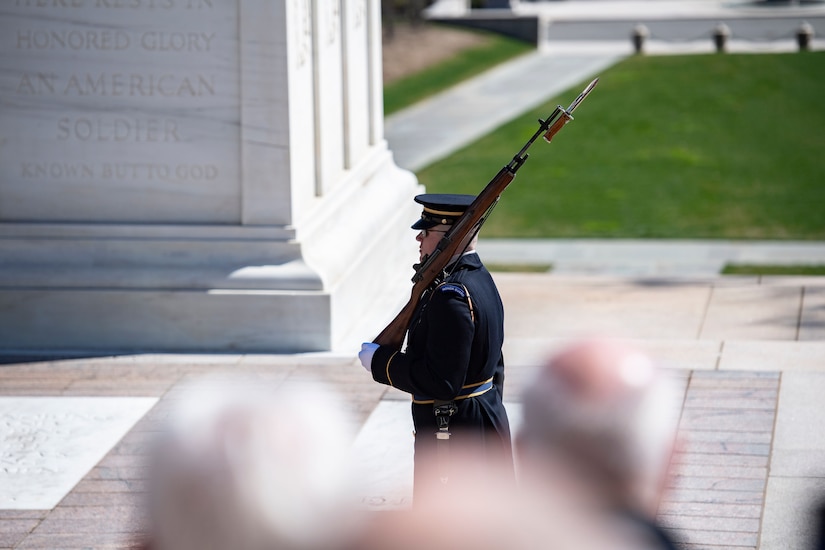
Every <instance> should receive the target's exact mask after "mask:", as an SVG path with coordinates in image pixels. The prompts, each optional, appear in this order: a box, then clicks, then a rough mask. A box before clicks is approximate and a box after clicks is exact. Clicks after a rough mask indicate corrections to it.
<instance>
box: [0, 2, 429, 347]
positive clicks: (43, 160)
mask: <svg viewBox="0 0 825 550" xmlns="http://www.w3.org/2000/svg"><path fill="white" fill-rule="evenodd" d="M380 32H381V30H380V1H379V0H346V1H345V0H283V1H278V2H272V1H270V0H232V1H230V0H12V1H9V2H4V3H2V4H0V348H3V349H12V348H14V349H33V348H37V349H62V350H65V349H94V350H101V349H105V350H113V351H115V350H129V351H136V350H169V351H174V350H181V351H189V350H199V351H206V350H225V349H231V350H249V351H300V350H322V349H332V348H336V347H340V346H345V347H348V346H350V345H351V344H350V340H349V339H350V338H352V342H353V345H354V343H355V341H356V340H360V339H362V338H369V337H370V335H371V331H374V330H380V328H382V323H383V322H384V321H385V320H388V319H389V318H391V317H392V315H393V314H394V313H395V312H396V311H395V306H396V305H400V304H398V302H399V301H403V299H404V298H405V294H406V291H407V289H408V288H409V275H410V271H409V267H410V265H411V263H412V262H413V261H414V260H415V242H414V241H413V239H412V236H411V235H410V234H409V230H408V229H407V228H408V227H409V223H410V221H411V220H413V219H415V218H416V217H417V209H416V207H415V205H414V203H413V202H412V200H411V198H412V196H413V195H414V194H415V193H416V192H419V186H418V184H417V182H416V180H415V177H414V176H413V175H412V174H410V173H409V172H406V171H403V170H401V169H399V168H398V167H396V166H395V164H394V162H393V161H392V154H391V152H390V151H388V150H387V144H386V141H385V140H384V137H383V112H382V97H381V86H382V84H381V35H380ZM365 296H369V297H370V298H369V299H365ZM253 314H254V315H253ZM296 320H298V322H296Z"/></svg>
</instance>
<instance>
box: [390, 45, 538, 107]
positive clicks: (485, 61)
mask: <svg viewBox="0 0 825 550" xmlns="http://www.w3.org/2000/svg"><path fill="white" fill-rule="evenodd" d="M467 32H476V33H479V34H483V35H484V36H486V37H487V41H486V43H485V44H484V45H482V46H479V47H477V48H470V49H468V50H464V51H463V52H460V53H459V54H457V55H456V56H454V57H452V58H450V59H447V60H445V61H443V62H441V63H439V64H437V65H434V66H432V67H429V68H427V69H425V70H423V71H420V72H417V73H415V74H413V75H410V76H408V77H405V78H401V79H399V80H396V81H395V82H392V83H391V84H388V85H386V86H384V114H385V115H389V114H392V113H394V112H396V111H398V110H400V109H403V108H404V107H408V106H410V105H412V104H413V103H415V102H417V101H421V100H422V99H424V98H426V97H428V96H431V95H433V94H435V93H437V92H440V91H442V90H444V89H446V88H449V87H450V86H453V85H455V84H458V83H459V82H461V81H462V80H466V79H468V78H470V77H471V76H475V75H477V74H479V73H481V72H483V71H486V70H487V69H490V68H492V67H493V66H495V65H497V64H499V63H502V62H504V61H507V60H508V59H512V58H513V57H516V56H518V55H521V54H523V53H526V52H528V51H532V50H534V49H535V47H534V46H532V45H531V44H528V43H526V42H522V41H520V40H515V39H513V38H508V37H506V36H501V35H499V34H494V33H489V32H483V31H469V30H468V31H467Z"/></svg>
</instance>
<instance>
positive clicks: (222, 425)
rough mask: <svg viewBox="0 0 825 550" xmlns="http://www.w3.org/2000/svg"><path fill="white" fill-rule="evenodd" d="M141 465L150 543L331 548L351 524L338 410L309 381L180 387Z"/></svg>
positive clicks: (165, 547) (156, 549)
mask: <svg viewBox="0 0 825 550" xmlns="http://www.w3.org/2000/svg"><path fill="white" fill-rule="evenodd" d="M177 405H178V406H177V407H176V408H175V410H174V411H173V412H172V415H171V418H170V422H169V425H168V426H167V429H166V431H165V433H164V436H163V437H162V438H161V440H160V441H158V444H157V447H156V449H155V453H154V455H153V461H152V463H151V465H150V466H151V469H150V487H149V490H150V495H149V499H150V500H149V513H150V519H151V521H152V527H153V531H152V541H151V545H152V548H153V550H190V549H191V550H196V549H203V548H220V549H230V548H231V549H233V550H235V549H240V550H258V549H261V550H263V549H265V548H267V549H271V548H279V549H302V550H303V549H316V548H335V547H337V546H336V544H339V543H340V541H343V540H346V537H347V536H348V534H349V532H350V529H351V528H352V526H353V525H354V522H353V519H354V518H353V516H352V513H353V507H352V506H351V504H352V503H351V502H350V497H351V494H352V493H351V492H350V487H349V486H348V482H349V480H350V478H351V476H350V475H349V464H348V453H349V448H350V444H351V437H350V429H351V428H352V425H351V424H350V423H348V422H347V420H346V419H347V413H346V410H345V409H344V408H343V407H342V406H341V403H339V401H338V400H337V396H336V395H334V394H332V393H331V392H330V391H329V390H327V389H326V388H324V387H322V386H320V385H316V384H310V383H304V384H301V385H296V386H282V387H281V388H279V389H277V390H267V389H266V388H264V387H261V386H257V387H254V388H253V387H246V386H243V387H242V386H239V385H237V384H233V382H232V381H231V379H225V380H209V381H206V382H204V383H201V384H199V385H197V386H196V387H191V388H188V389H187V390H185V391H184V392H183V395H182V397H181V399H180V401H179V403H177Z"/></svg>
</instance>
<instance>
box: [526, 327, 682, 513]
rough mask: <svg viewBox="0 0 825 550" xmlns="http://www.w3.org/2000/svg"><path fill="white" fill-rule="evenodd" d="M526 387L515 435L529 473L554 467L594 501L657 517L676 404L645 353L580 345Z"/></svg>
mask: <svg viewBox="0 0 825 550" xmlns="http://www.w3.org/2000/svg"><path fill="white" fill-rule="evenodd" d="M527 388H528V389H527V390H526V392H525V393H524V396H523V414H524V418H523V425H522V429H521V430H520V432H519V434H518V436H517V445H518V452H519V455H520V458H521V459H522V460H523V462H524V469H525V470H526V475H528V476H529V475H536V474H538V475H539V477H540V476H541V473H542V472H545V473H546V472H548V471H549V470H550V469H551V468H556V469H557V473H558V471H562V472H564V474H565V475H572V476H573V477H574V478H575V479H576V481H577V482H579V484H580V486H581V487H582V491H583V492H584V493H585V495H588V493H589V496H590V497H591V498H594V499H595V500H596V501H598V502H603V503H608V504H609V506H612V507H626V508H631V509H635V510H639V511H643V512H645V513H648V514H653V513H655V510H656V507H657V506H658V502H659V499H660V497H661V493H662V491H663V489H664V484H665V481H666V478H667V472H668V468H669V463H670V458H671V455H672V450H673V445H674V439H675V435H676V427H677V425H676V418H677V413H678V402H677V401H676V399H675V397H676V396H675V393H674V391H673V388H672V387H671V385H670V383H669V380H668V379H667V378H666V377H664V376H663V375H662V373H660V372H659V371H658V370H657V369H656V368H655V366H654V364H653V362H652V361H651V359H650V358H649V357H648V356H647V355H645V354H644V353H642V352H641V351H640V350H638V349H636V348H635V347H633V346H631V345H629V344H627V343H624V342H621V341H618V340H613V339H605V338H595V339H590V340H586V341H581V342H578V343H575V344H573V345H570V346H569V347H567V348H565V349H563V350H562V351H561V352H560V353H558V354H557V355H556V356H554V357H552V358H551V359H550V361H549V362H548V363H547V364H546V365H544V366H543V367H542V368H541V369H540V371H539V372H538V374H537V376H536V377H535V379H534V380H533V381H532V383H531V384H528V386H527ZM585 498H587V496H585Z"/></svg>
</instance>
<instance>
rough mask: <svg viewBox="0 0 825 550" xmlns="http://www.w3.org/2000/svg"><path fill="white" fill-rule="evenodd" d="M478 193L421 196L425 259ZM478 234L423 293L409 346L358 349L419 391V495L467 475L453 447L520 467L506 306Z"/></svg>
mask: <svg viewBox="0 0 825 550" xmlns="http://www.w3.org/2000/svg"><path fill="white" fill-rule="evenodd" d="M474 198H475V197H473V196H472V195H454V194H424V195H419V196H417V197H415V201H416V202H418V203H419V204H421V205H423V207H424V210H423V213H422V214H421V218H420V219H419V220H418V221H416V222H415V223H414V224H413V225H412V228H413V229H417V230H419V233H418V235H417V237H416V240H417V241H418V242H419V255H420V261H421V262H424V261H425V260H426V258H427V256H428V255H429V254H431V253H432V252H433V251H434V250H435V248H436V246H437V245H438V243H439V241H440V240H441V238H442V237H443V236H444V233H446V232H447V231H448V230H449V229H450V227H451V226H452V225H453V224H454V223H455V222H456V221H457V220H458V219H459V218H460V217H461V215H462V214H463V213H464V211H465V210H466V208H467V207H468V206H469V205H470V204H471V203H472V201H473V199H474ZM476 240H477V237H473V238H472V240H470V242H469V244H468V245H467V247H466V248H465V249H464V251H463V252H460V253H458V254H456V256H455V257H453V258H452V259H451V261H450V263H449V265H448V266H447V268H446V269H445V272H444V276H443V277H442V278H441V279H440V280H437V281H436V282H434V283H433V285H431V286H430V288H428V289H427V290H426V291H425V292H424V294H423V296H422V299H421V300H420V302H419V303H418V307H417V309H416V311H415V314H414V315H413V317H412V320H411V322H410V325H409V326H408V327H407V346H406V349H403V350H398V349H395V348H394V347H391V346H379V345H377V344H374V343H365V344H363V345H362V350H361V352H360V353H359V355H358V356H359V359H360V360H361V363H362V365H363V366H364V368H366V369H367V371H368V372H370V373H371V374H372V377H373V379H375V381H376V382H380V383H382V384H387V385H389V386H393V387H395V388H398V389H400V390H402V391H405V392H407V393H410V394H412V417H413V424H414V426H415V434H416V437H415V471H414V480H415V483H414V498H417V497H416V496H415V495H418V494H420V493H421V491H422V490H423V489H425V488H427V487H428V486H430V485H431V484H433V483H436V484H437V483H444V482H446V481H447V479H450V478H455V477H456V476H459V475H460V474H461V472H462V469H461V467H460V465H459V464H454V465H452V467H451V466H450V461H449V460H448V458H447V453H446V452H445V451H448V449H449V448H455V447H456V446H472V447H474V448H475V449H476V450H475V453H476V454H477V456H478V458H479V459H481V460H483V461H485V462H487V463H488V464H490V465H491V466H493V465H494V466H495V467H497V468H499V467H501V465H502V464H504V466H505V468H506V469H508V470H509V471H511V472H512V468H513V459H512V448H511V443H510V428H509V423H508V419H507V412H506V411H505V409H504V405H503V403H502V393H503V384H504V360H503V356H502V343H503V340H504V308H503V306H502V303H501V297H500V296H499V293H498V289H497V288H496V285H495V283H494V282H493V279H492V277H491V276H490V273H489V272H488V271H487V269H486V268H485V267H484V264H482V263H481V260H480V259H479V257H478V254H477V253H476V251H475V244H476ZM439 422H441V424H439ZM445 424H448V425H446V426H445ZM440 427H441V429H439V428H440ZM436 432H439V433H440V435H439V437H440V439H437V437H436ZM446 433H449V434H450V436H449V439H445V437H444V436H445V434H446ZM436 450H437V451H438V452H437V453H436V452H435V451H436Z"/></svg>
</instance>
